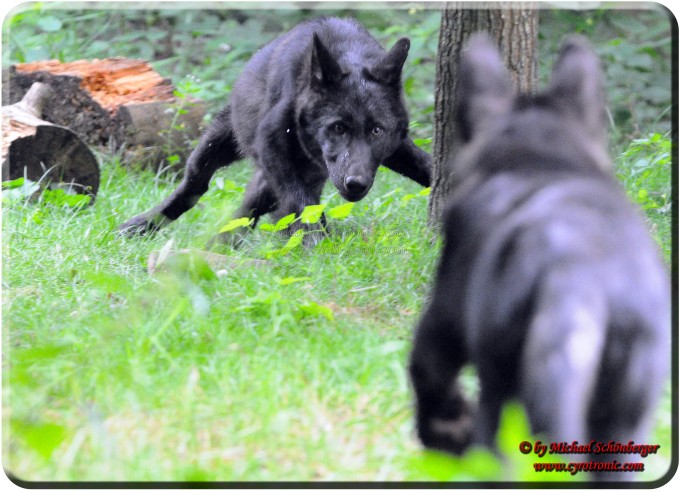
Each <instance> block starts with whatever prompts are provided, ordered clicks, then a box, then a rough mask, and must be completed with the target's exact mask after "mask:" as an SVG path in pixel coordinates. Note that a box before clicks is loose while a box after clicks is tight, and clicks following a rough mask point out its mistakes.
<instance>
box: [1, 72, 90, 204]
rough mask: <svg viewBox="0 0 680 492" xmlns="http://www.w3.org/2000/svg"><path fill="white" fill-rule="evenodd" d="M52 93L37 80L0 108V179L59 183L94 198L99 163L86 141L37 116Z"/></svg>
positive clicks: (50, 184)
mask: <svg viewBox="0 0 680 492" xmlns="http://www.w3.org/2000/svg"><path fill="white" fill-rule="evenodd" d="M54 97H55V95H54V93H53V91H52V90H51V88H50V87H49V86H48V85H45V84H42V83H40V82H37V83H35V84H33V86H31V88H30V90H29V91H28V92H27V93H26V95H25V96H24V97H23V99H22V100H21V101H19V102H18V103H15V104H13V105H11V106H4V107H3V108H2V127H3V139H2V180H3V181H7V180H11V179H17V178H21V177H25V178H26V179H28V180H30V181H34V182H37V183H39V184H40V185H41V186H42V187H43V188H44V187H48V186H51V187H60V188H62V189H64V188H65V189H66V191H67V192H69V193H78V194H82V195H89V196H90V197H92V199H91V200H90V203H92V201H93V200H94V198H95V196H96V195H97V191H98V189H99V165H98V164H97V160H96V159H95V157H94V155H93V154H92V152H91V151H90V149H89V148H88V146H87V145H85V144H84V143H83V141H82V140H81V139H80V138H78V136H77V135H76V134H75V133H74V132H72V131H71V130H69V129H68V128H65V127H63V126H59V125H55V124H53V123H50V122H48V121H44V120H42V119H40V118H39V117H38V115H39V114H40V113H41V112H42V108H44V107H45V106H46V105H47V104H49V103H50V101H51V100H53V99H54Z"/></svg>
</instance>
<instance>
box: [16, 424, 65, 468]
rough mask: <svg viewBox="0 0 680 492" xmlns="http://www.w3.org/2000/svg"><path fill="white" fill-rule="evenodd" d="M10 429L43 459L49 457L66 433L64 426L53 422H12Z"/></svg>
mask: <svg viewBox="0 0 680 492" xmlns="http://www.w3.org/2000/svg"><path fill="white" fill-rule="evenodd" d="M12 423H13V424H14V425H13V426H12V430H13V431H14V432H16V433H17V434H18V435H19V436H21V439H22V440H23V441H24V443H26V445H27V446H28V447H29V448H31V449H33V450H34V451H35V452H37V453H38V454H39V455H40V456H42V457H43V458H44V459H46V460H47V459H49V458H50V456H52V453H53V452H54V451H55V450H56V449H57V448H58V447H59V445H60V444H61V443H62V442H63V441H64V439H65V438H66V435H67V434H68V432H67V430H66V428H65V427H64V426H62V425H59V424H54V423H40V424H34V423H28V422H19V423H14V422H12Z"/></svg>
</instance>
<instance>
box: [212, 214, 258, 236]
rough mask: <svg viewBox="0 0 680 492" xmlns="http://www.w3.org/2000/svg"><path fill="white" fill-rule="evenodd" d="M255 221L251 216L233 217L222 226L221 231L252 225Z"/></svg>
mask: <svg viewBox="0 0 680 492" xmlns="http://www.w3.org/2000/svg"><path fill="white" fill-rule="evenodd" d="M252 223H253V219H251V218H250V217H241V218H239V219H232V220H230V221H229V222H227V224H226V225H225V226H224V227H222V228H221V229H220V230H219V232H220V233H222V232H229V231H233V230H234V229H238V228H239V227H250V225H251V224H252Z"/></svg>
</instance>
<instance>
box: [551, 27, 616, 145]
mask: <svg viewBox="0 0 680 492" xmlns="http://www.w3.org/2000/svg"><path fill="white" fill-rule="evenodd" d="M548 94H549V96H550V97H551V98H552V100H553V101H554V102H555V103H556V104H557V105H558V107H559V108H560V110H561V111H562V112H563V113H566V114H571V115H573V116H574V117H576V118H577V119H578V120H579V121H580V122H581V123H582V124H583V125H584V127H585V129H586V131H587V132H588V133H589V134H591V135H599V136H601V137H604V132H605V124H604V123H605V104H604V92H603V81H602V68H601V66H600V59H599V58H598V57H597V55H596V54H595V53H594V52H593V50H592V48H591V47H590V45H589V44H588V42H587V41H586V39H585V38H583V37H581V36H573V37H571V38H569V39H567V40H566V41H565V42H564V43H563V44H562V47H561V49H560V54H559V57H558V58H557V62H555V66H554V67H553V73H552V80H551V82H550V88H549V89H548Z"/></svg>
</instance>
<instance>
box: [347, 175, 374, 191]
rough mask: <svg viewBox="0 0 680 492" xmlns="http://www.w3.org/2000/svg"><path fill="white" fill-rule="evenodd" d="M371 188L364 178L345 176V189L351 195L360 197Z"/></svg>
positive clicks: (368, 181)
mask: <svg viewBox="0 0 680 492" xmlns="http://www.w3.org/2000/svg"><path fill="white" fill-rule="evenodd" d="M370 186H371V182H370V180H369V179H368V178H366V177H365V176H347V177H346V178H345V188H346V189H347V191H348V192H350V193H351V194H353V195H362V194H364V193H365V192H366V190H368V188H369V187H370Z"/></svg>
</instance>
